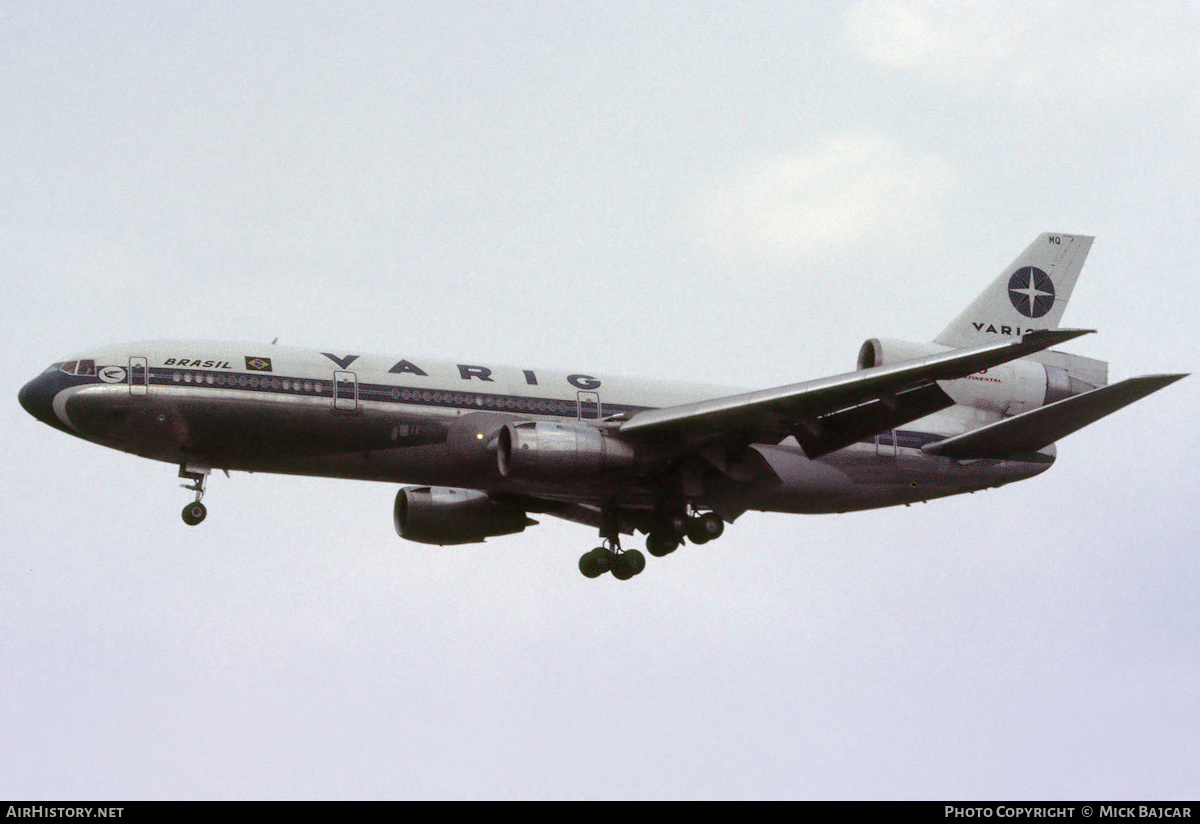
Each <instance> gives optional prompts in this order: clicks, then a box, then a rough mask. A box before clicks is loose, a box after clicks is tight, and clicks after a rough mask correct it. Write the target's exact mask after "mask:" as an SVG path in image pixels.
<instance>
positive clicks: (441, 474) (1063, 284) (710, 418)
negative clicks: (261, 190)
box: [19, 233, 1186, 580]
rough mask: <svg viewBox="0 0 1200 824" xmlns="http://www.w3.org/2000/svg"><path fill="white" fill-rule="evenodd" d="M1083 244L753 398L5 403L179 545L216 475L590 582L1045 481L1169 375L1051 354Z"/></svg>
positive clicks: (198, 397) (174, 369)
mask: <svg viewBox="0 0 1200 824" xmlns="http://www.w3.org/2000/svg"><path fill="white" fill-rule="evenodd" d="M1092 240H1093V238H1091V237H1088V236H1084V235H1068V234H1061V233H1046V234H1042V235H1040V236H1039V237H1038V238H1037V239H1036V240H1035V241H1034V242H1033V243H1032V244H1030V246H1029V247H1028V248H1027V249H1026V250H1025V251H1024V252H1023V253H1022V254H1021V255H1020V256H1019V257H1018V258H1017V259H1016V260H1015V261H1013V263H1012V264H1011V265H1010V266H1008V267H1007V268H1006V269H1004V270H1003V271H1002V272H1001V274H1000V275H999V276H998V277H997V278H996V279H995V280H994V281H993V282H992V283H991V284H990V285H989V286H988V287H987V288H986V289H985V290H984V291H983V292H982V293H981V294H980V295H979V296H978V298H976V299H975V301H973V302H972V303H971V304H970V305H969V306H968V307H967V308H966V309H965V310H964V311H963V312H962V313H961V314H960V315H959V316H958V317H957V318H956V319H955V320H954V321H953V322H951V323H950V325H949V326H947V327H946V328H945V329H944V330H943V331H942V332H941V334H939V335H938V336H937V337H936V338H934V339H933V340H932V341H930V342H927V343H926V342H914V341H904V340H890V339H880V338H871V339H869V340H867V341H866V342H865V343H864V344H863V345H862V347H861V349H860V350H859V353H858V363H857V369H856V370H854V371H852V372H847V373H844V374H838V375H833V376H831V377H826V378H818V379H816V380H809V381H804V382H802V383H796V384H791V385H788V386H781V387H776V388H772V389H765V390H757V391H746V390H743V389H731V388H728V387H714V386H699V385H691V384H678V383H664V382H652V381H646V380H635V379H629V378H616V377H606V376H597V375H593V374H591V373H589V372H584V371H551V370H544V369H535V368H526V367H501V366H494V365H491V364H488V363H484V364H479V363H451V362H442V361H435V360H430V359H425V358H421V357H417V356H415V355H411V354H403V355H398V354H391V355H371V354H366V353H357V352H348V351H344V350H341V351H338V352H321V351H313V350H307V349H302V348H297V347H286V346H275V345H263V344H260V343H222V342H207V341H155V342H146V343H132V344H124V345H117V346H107V347H101V348H97V349H92V350H89V351H87V352H83V353H80V354H78V355H72V356H71V357H70V358H69V359H64V360H61V361H56V362H55V363H53V364H51V365H50V367H49V368H47V369H46V370H45V371H44V372H42V373H41V374H40V375H39V376H37V377H35V378H34V379H33V380H31V381H29V382H28V383H27V384H26V385H25V386H24V387H23V388H22V389H21V390H20V394H19V400H20V403H21V405H22V406H23V407H24V408H25V409H26V410H27V411H28V412H29V413H30V414H31V415H33V416H34V417H35V418H37V419H38V420H40V421H42V422H44V423H46V424H49V425H50V426H52V427H54V428H56V429H59V430H61V431H63V432H66V433H67V434H70V435H75V436H77V437H80V438H83V439H84V440H88V441H92V442H93V443H97V444H100V445H102V446H106V447H111V448H114V449H120V450H123V451H126V452H130V453H133V454H135V455H141V456H143V457H146V458H152V459H155V460H159V461H166V462H169V463H172V464H176V465H178V467H179V477H181V478H184V479H185V480H188V481H190V483H187V484H184V485H183V486H184V488H186V489H188V490H190V491H193V492H195V499H194V500H193V501H192V502H190V503H188V505H187V506H186V507H184V510H183V520H184V521H185V522H186V523H187V524H189V525H193V526H194V525H196V524H199V523H200V522H201V521H203V520H204V518H205V516H206V514H207V511H206V508H205V506H204V504H203V503H202V502H201V501H202V498H203V496H204V492H205V483H206V480H207V478H208V476H209V475H210V474H211V472H212V470H213V469H220V470H223V471H224V472H225V474H226V475H228V473H229V472H230V471H231V470H241V471H250V472H271V473H284V474H297V475H316V476H324V477H333V478H351V479H360V480H370V481H383V482H387V483H405V484H410V485H409V486H405V487H402V488H401V489H400V490H399V491H398V492H397V494H396V498H395V504H394V507H393V520H394V524H395V528H396V532H397V533H398V534H399V535H400V536H401V537H402V538H406V539H408V540H410V541H417V542H420V543H426V544H435V545H441V546H446V545H457V544H466V543H478V542H482V541H484V540H486V539H487V538H490V537H495V536H500V535H511V534H515V533H520V532H522V531H523V530H525V529H526V528H527V527H528V526H532V525H534V524H536V523H537V521H535V520H534V519H532V518H531V517H530V515H531V514H534V515H537V514H541V515H550V516H556V517H559V518H563V519H566V520H570V521H575V522H578V523H582V524H586V525H589V526H591V527H593V528H595V529H598V530H599V534H600V538H601V542H602V543H601V545H600V546H598V547H596V548H595V549H592V550H590V551H588V552H586V553H584V554H583V556H582V557H581V558H580V559H579V564H578V565H579V569H580V571H581V572H582V573H583V574H584V575H585V576H587V577H588V578H596V577H598V576H600V575H602V574H604V573H605V572H611V573H612V575H613V576H614V577H616V578H618V579H621V580H626V579H629V578H631V577H633V576H634V575H637V574H638V573H640V572H641V571H642V570H643V569H644V568H645V566H646V558H645V556H644V555H643V554H642V553H641V552H640V551H639V550H637V549H623V548H622V546H621V536H622V535H634V534H636V533H637V532H642V533H645V535H646V539H645V543H646V549H647V551H648V552H649V553H650V554H651V555H653V556H656V557H662V556H664V555H667V554H669V553H671V552H673V551H675V550H676V549H678V548H679V547H680V546H681V545H683V544H684V543H688V542H690V543H692V544H703V543H706V542H708V541H711V540H713V539H715V538H717V537H720V536H721V534H722V533H723V532H724V529H725V525H726V524H727V523H732V522H733V521H735V520H736V519H737V518H739V517H740V516H741V515H742V514H743V513H745V512H747V511H750V510H758V511H773V512H789V513H833V512H846V511H850V510H863V509H871V508H877V507H885V506H895V505H899V504H910V503H914V502H918V501H928V500H930V499H933V498H940V497H943V496H948V495H956V494H960V493H964V492H974V491H977V490H983V489H989V488H994V487H999V486H1002V485H1004V484H1008V483H1011V482H1013V481H1019V480H1024V479H1026V478H1031V477H1033V476H1035V475H1038V474H1040V473H1042V472H1044V471H1045V470H1046V469H1048V468H1049V467H1050V465H1051V464H1052V463H1053V462H1054V460H1055V457H1056V454H1057V453H1056V448H1055V443H1056V442H1057V441H1058V440H1060V439H1061V438H1063V437H1065V436H1066V435H1069V434H1070V433H1072V432H1074V431H1076V430H1078V429H1080V428H1082V427H1084V426H1087V425H1088V424H1090V423H1093V422H1095V421H1097V420H1099V419H1100V418H1102V417H1104V416H1106V415H1108V414H1110V413H1112V412H1115V411H1116V410H1117V409H1120V408H1122V407H1124V406H1126V405H1128V404H1130V403H1133V402H1134V401H1136V400H1139V399H1141V398H1143V397H1145V396H1147V395H1149V394H1151V393H1152V392H1155V391H1158V390H1159V389H1162V388H1163V387H1165V386H1167V385H1168V384H1170V383H1173V382H1174V381H1177V380H1179V379H1180V378H1183V377H1186V375H1184V374H1171V375H1145V376H1141V377H1135V378H1129V379H1127V380H1123V381H1120V382H1118V383H1115V384H1109V383H1108V364H1107V363H1106V362H1104V361H1099V360H1094V359H1091V358H1086V357H1082V356H1078V355H1072V354H1068V353H1065V352H1062V351H1058V350H1052V349H1051V348H1050V347H1052V346H1057V345H1059V344H1062V343H1065V342H1066V341H1068V340H1071V339H1073V338H1075V337H1078V336H1079V335H1082V334H1087V333H1088V331H1089V330H1079V329H1060V328H1058V323H1059V321H1060V319H1061V317H1062V314H1063V312H1064V310H1065V309H1066V305H1067V301H1068V299H1069V298H1070V296H1071V291H1072V289H1073V288H1074V285H1075V281H1076V280H1077V278H1078V276H1079V273H1080V271H1081V269H1082V267H1083V263H1084V259H1085V258H1086V257H1087V253H1088V251H1089V249H1090V248H1091V244H1092Z"/></svg>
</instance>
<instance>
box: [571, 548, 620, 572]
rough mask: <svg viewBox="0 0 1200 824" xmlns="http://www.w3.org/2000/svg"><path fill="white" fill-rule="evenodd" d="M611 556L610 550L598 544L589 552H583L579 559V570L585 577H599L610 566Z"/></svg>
mask: <svg viewBox="0 0 1200 824" xmlns="http://www.w3.org/2000/svg"><path fill="white" fill-rule="evenodd" d="M612 558H613V555H612V553H611V552H609V551H608V550H607V549H605V548H604V547H602V546H598V547H596V548H595V549H593V550H592V551H591V552H585V553H583V556H582V557H581V558H580V559H579V571H580V572H582V573H583V575H584V577H585V578H599V577H600V576H601V575H603V574H604V573H606V572H608V570H609V569H610V568H611V567H612Z"/></svg>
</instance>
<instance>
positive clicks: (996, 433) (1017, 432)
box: [921, 375, 1187, 459]
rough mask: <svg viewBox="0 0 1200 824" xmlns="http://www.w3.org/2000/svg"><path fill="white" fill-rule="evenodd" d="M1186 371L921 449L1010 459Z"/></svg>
mask: <svg viewBox="0 0 1200 824" xmlns="http://www.w3.org/2000/svg"><path fill="white" fill-rule="evenodd" d="M1184 377H1187V376H1186V375H1143V376H1142V377H1139V378H1128V379H1127V380H1123V381H1120V382H1119V383H1114V384H1112V385H1111V386H1105V387H1102V388H1100V389H1094V390H1092V391H1091V392H1085V393H1084V394H1082V395H1076V396H1074V397H1072V398H1066V399H1065V400H1061V401H1058V402H1057V403H1052V404H1050V405H1049V406H1043V407H1040V408H1038V409H1033V410H1030V411H1029V412H1024V413H1022V414H1020V415H1016V416H1014V417H1011V418H1005V419H1004V420H1002V421H997V422H996V423H992V424H988V425H987V426H982V427H980V428H979V429H973V430H971V431H970V432H966V433H964V434H962V435H956V436H954V437H953V438H947V439H946V440H944V441H937V442H935V443H930V444H926V445H925V446H923V447H921V448H922V449H923V450H924V451H925V452H928V453H930V454H933V455H945V456H947V457H950V458H963V459H968V458H1006V457H1009V456H1013V455H1019V454H1028V453H1031V452H1037V451H1038V450H1039V449H1043V448H1045V447H1047V446H1049V445H1050V444H1052V443H1054V442H1055V441H1057V440H1060V439H1062V438H1064V437H1066V436H1067V435H1070V434H1071V433H1072V432H1075V431H1077V430H1079V429H1082V428H1083V427H1085V426H1087V425H1088V424H1092V423H1095V422H1096V421H1098V420H1100V419H1101V418H1103V417H1104V416H1106V415H1110V414H1112V413H1113V412H1116V411H1117V410H1118V409H1121V408H1122V407H1125V406H1128V405H1129V404H1131V403H1133V402H1134V401H1138V400H1141V399H1142V398H1144V397H1146V396H1147V395H1149V394H1151V393H1152V392H1157V391H1158V390H1159V389H1162V388H1163V387H1164V386H1168V385H1170V384H1172V383H1174V382H1175V381H1177V380H1179V379H1180V378H1184Z"/></svg>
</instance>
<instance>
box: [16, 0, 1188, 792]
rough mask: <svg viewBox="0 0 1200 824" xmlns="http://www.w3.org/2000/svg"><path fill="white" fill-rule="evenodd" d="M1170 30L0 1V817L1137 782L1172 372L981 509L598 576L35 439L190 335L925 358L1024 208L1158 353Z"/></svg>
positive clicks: (1016, 20) (1170, 123)
mask: <svg viewBox="0 0 1200 824" xmlns="http://www.w3.org/2000/svg"><path fill="white" fill-rule="evenodd" d="M1198 54H1200V6H1198V4H1197V3H1196V2H1194V0H1193V2H1163V3H1154V4H1144V3H1085V2H1056V1H1055V0H1038V2H1013V0H1005V2H995V3H992V2H972V3H961V2H956V3H938V2H915V1H913V2H902V1H898V2H884V0H874V1H873V2H843V3H833V2H831V3H821V4H810V3H699V2H696V3H671V4H663V3H648V2H645V0H639V2H636V3H622V2H612V1H611V0H606V1H605V2H596V3H593V2H573V3H536V2H512V3H482V2H480V3H461V2H439V3H377V4H376V3H329V4H322V3H307V2H296V3H287V4H280V3H265V4H264V3H253V2H238V3H230V4H216V3H163V2H145V3H136V2H109V3H84V2H15V3H8V4H5V5H4V6H3V7H0V66H2V70H0V172H2V174H3V178H2V179H3V195H2V196H0V267H2V269H0V272H2V277H0V295H2V297H3V306H4V319H5V322H4V323H3V324H2V325H0V335H2V336H3V342H4V349H5V351H6V352H7V353H8V355H7V363H8V368H7V370H6V378H5V386H6V387H7V390H6V391H7V393H8V398H9V403H7V404H4V405H0V419H2V421H3V427H4V432H5V433H6V435H7V442H8V457H7V458H6V459H5V461H4V462H3V467H4V470H3V471H4V489H5V493H6V494H5V495H4V496H3V500H2V501H0V518H2V522H3V524H4V530H3V532H4V537H3V538H0V543H2V546H3V554H2V556H0V557H2V561H3V563H2V565H0V653H2V663H0V730H3V735H2V736H0V739H2V741H3V743H0V797H9V798H17V797H25V798H46V799H51V798H97V799H101V798H114V799H126V798H179V797H186V798H193V797H195V798H262V797H265V798H274V797H284V798H294V797H299V798H307V797H319V798H326V797H334V798H345V797H349V798H353V797H398V798H407V797H431V796H432V797H455V798H458V797H485V798H496V797H502V798H503V797H517V798H524V797H597V798H614V797H652V798H679V797H686V798H697V797H701V798H703V797H719V798H723V797H756V798H758V797H799V798H805V797H835V798H843V797H845V798H858V797H867V798H872V797H918V798H968V799H972V798H1004V799H1010V798H1014V799H1019V798H1084V799H1091V798H1095V799H1100V798H1105V799H1111V798H1130V799H1132V798H1191V799H1194V798H1195V796H1196V790H1197V786H1198V785H1197V776H1198V775H1200V747H1198V745H1197V740H1198V738H1197V734H1196V723H1197V707H1198V706H1200V652H1198V637H1200V594H1198V593H1200V551H1198V549H1197V544H1198V538H1200V529H1198V528H1197V480H1198V479H1197V472H1196V470H1195V466H1196V455H1197V451H1198V446H1200V444H1198V443H1197V436H1196V426H1195V421H1196V410H1197V407H1198V402H1200V378H1190V379H1188V380H1185V381H1183V382H1181V383H1178V384H1175V385H1173V386H1171V387H1169V388H1167V389H1165V390H1163V391H1162V392H1160V393H1158V394H1155V395H1153V396H1151V397H1150V398H1148V399H1146V400H1143V401H1141V402H1139V403H1138V404H1136V405H1134V406H1132V407H1130V408H1128V409H1126V410H1123V411H1121V412H1119V413H1117V414H1115V415H1114V416H1112V417H1111V418H1107V419H1105V420H1103V421H1102V422H1100V423H1097V424H1096V425H1094V426H1092V427H1090V428H1088V429H1086V430H1084V431H1082V432H1080V433H1078V434H1076V435H1074V436H1072V437H1071V438H1069V439H1067V440H1065V441H1063V442H1062V443H1061V444H1060V445H1059V460H1058V464H1057V465H1056V466H1055V467H1053V468H1052V469H1051V471H1049V472H1048V473H1046V474H1044V475H1042V476H1040V477H1038V478H1036V479H1033V480H1031V481H1027V482H1025V483H1022V484H1017V485H1014V486H1009V487H1005V488H1003V489H1000V490H993V491H989V492H987V493H980V494H975V495H967V496H961V497H959V498H954V499H948V500H942V501H937V502H933V503H929V504H924V505H916V506H913V507H908V508H904V507H901V508H898V509H888V510H878V511H875V512H867V513H860V514H853V515H840V516H782V515H763V514H758V513H748V514H747V515H745V516H744V517H743V518H741V519H739V520H738V521H737V523H735V524H733V525H730V526H729V527H728V528H727V530H726V533H725V536H724V537H723V538H722V539H721V540H720V541H718V542H716V543H713V544H709V545H706V546H703V547H685V548H683V549H682V550H680V551H678V552H676V553H675V554H673V555H671V556H669V557H667V558H664V559H654V558H650V559H649V561H650V563H649V564H648V566H647V569H646V571H645V572H644V573H642V574H641V575H639V576H638V577H636V578H635V579H633V580H631V581H628V582H620V581H616V580H615V579H613V578H612V577H611V576H604V577H603V578H600V579H597V580H594V581H591V580H586V579H584V578H583V577H582V576H581V575H580V574H579V572H578V570H577V568H576V563H577V560H578V558H579V555H580V554H582V553H583V552H584V551H586V550H587V549H589V548H591V547H592V546H595V545H596V542H597V539H596V536H595V534H593V532H592V531H591V530H589V529H587V528H585V527H581V526H578V525H573V524H567V523H564V522H558V521H555V520H554V519H542V520H543V523H542V524H541V525H540V526H538V527H536V528H533V529H531V530H529V531H527V532H526V533H525V534H523V535H519V536H512V537H506V538H498V539H492V540H489V541H488V542H487V543H486V544H483V545H475V546H465V547H456V548H445V549H442V548H435V547H424V546H419V545H416V544H411V543H408V542H404V541H401V540H400V539H399V538H398V537H397V536H396V535H395V533H394V531H393V529H392V524H391V505H392V498H393V496H394V495H395V492H396V486H394V485H389V484H368V483H358V482H346V481H331V480H322V479H305V478H285V477H277V476H269V475H261V474H257V475H249V474H245V473H234V475H233V477H232V478H228V479H227V478H225V477H224V476H223V475H218V476H215V477H214V478H213V479H212V480H211V482H210V485H209V490H210V491H209V493H208V495H207V496H206V498H205V503H206V504H207V505H208V507H209V517H208V520H207V521H205V523H204V524H203V525H202V526H200V527H196V528H194V529H193V528H188V527H186V526H185V525H184V524H183V522H182V521H181V520H180V517H179V511H180V509H181V508H182V506H183V504H184V503H186V502H187V500H189V495H190V493H188V492H185V491H184V490H181V489H179V488H178V484H179V480H178V479H177V478H176V477H175V472H176V468H175V467H174V466H171V465H168V464H160V463H155V462H150V461H145V460H142V459H138V458H135V457H132V456H129V455H126V454H124V453H119V452H114V451H109V450H105V449H102V448H100V447H97V446H94V445H91V444H88V443H85V442H83V441H80V440H77V439H72V438H68V437H66V436H64V435H62V434H61V433H59V432H56V431H54V430H52V429H51V428H49V427H47V426H44V425H42V424H40V423H38V422H37V421H35V420H34V419H32V418H31V417H29V416H28V415H26V414H25V413H24V411H23V410H22V409H21V408H20V407H19V406H18V405H17V400H16V394H17V390H18V389H19V387H20V386H21V384H23V383H24V382H25V381H26V380H28V379H29V378H31V377H33V376H34V375H35V374H36V373H37V372H38V371H40V370H41V369H43V368H44V367H45V366H46V365H48V364H49V363H50V362H51V361H53V360H56V359H62V357H63V356H65V355H67V354H70V353H72V352H77V351H80V350H83V349H86V348H88V347H91V346H96V345H99V344H104V343H113V342H120V341H127V340H143V339H152V338H218V339H234V340H251V341H261V342H263V343H264V344H265V343H268V342H270V341H271V340H273V339H275V338H279V341H280V343H286V344H294V345H301V346H312V347H319V348H325V347H334V349H329V350H328V351H342V350H345V351H360V352H381V353H387V354H393V353H394V354H396V355H398V356H403V357H410V356H412V355H425V356H427V357H445V358H452V359H462V360H463V362H467V363H480V364H505V363H511V364H516V365H520V366H523V367H531V366H542V367H546V368H550V367H564V368H569V369H572V370H576V369H577V370H579V371H585V372H588V373H616V374H634V375H641V376H648V377H656V378H663V379H674V378H687V379H692V380H699V381H702V382H709V383H718V384H733V385H740V386H746V387H751V388H765V387H769V386H775V385H779V384H784V383H790V382H794V381H799V380H804V379H808V378H815V377H820V376H823V375H827V374H833V373H837V372H842V371H845V370H847V369H849V368H851V367H852V366H853V363H854V358H855V355H856V353H857V349H858V346H859V345H860V343H861V342H862V341H863V340H864V339H866V338H868V337H876V336H883V337H900V338H909V339H915V340H928V339H930V338H932V337H933V336H934V335H936V334H937V333H938V332H939V331H940V330H941V329H942V327H943V326H944V325H945V324H946V323H947V322H948V321H949V320H950V319H952V318H953V317H954V316H955V315H957V314H958V312H959V311H960V310H961V309H962V308H963V307H964V306H966V304H967V303H968V302H969V301H970V300H971V299H973V298H974V296H975V295H976V294H977V293H978V292H979V291H980V290H981V289H982V288H983V287H984V286H985V285H986V284H987V283H988V282H989V281H990V280H991V279H992V278H994V277H995V276H996V275H997V274H999V272H1000V270H1001V268H1003V267H1004V266H1006V265H1007V264H1008V262H1010V261H1011V260H1012V259H1013V258H1014V257H1016V255H1017V254H1018V253H1019V252H1020V251H1021V250H1022V249H1024V248H1025V246H1026V245H1027V244H1028V243H1029V242H1030V241H1031V240H1032V239H1033V238H1034V237H1035V236H1036V235H1037V234H1039V233H1040V232H1043V231H1062V232H1074V233H1081V234H1091V235H1096V236H1097V240H1096V243H1095V245H1094V246H1093V248H1092V252H1091V256H1090V258H1089V260H1088V263H1087V265H1086V267H1085V268H1084V272H1083V276H1082V279H1081V280H1080V282H1079V286H1078V288H1077V289H1076V290H1075V293H1074V296H1073V298H1072V302H1071V306H1070V307H1069V308H1068V310H1067V314H1066V317H1065V318H1064V324H1066V325H1069V326H1083V327H1088V328H1095V329H1098V330H1099V334H1096V335H1092V336H1089V337H1087V338H1084V339H1082V340H1079V341H1073V342H1072V343H1071V345H1070V347H1069V348H1070V349H1071V350H1072V351H1075V352H1078V353H1080V354H1084V355H1088V356H1090V357H1096V358H1102V359H1104V360H1109V361H1111V362H1112V368H1111V372H1112V375H1113V377H1114V379H1115V378H1121V377H1126V376H1129V375H1135V374H1143V373H1153V372H1181V371H1190V370H1192V369H1194V368H1195V367H1196V364H1197V361H1198V355H1200V351H1198V350H1200V346H1198V345H1197V343H1196V338H1197V335H1196V317H1197V312H1196V306H1197V305H1198V303H1200V287H1198V286H1197V278H1196V272H1197V261H1196V257H1197V255H1196V250H1197V243H1198V238H1197V234H1198V233H1197V227H1198V226H1200V57H1198Z"/></svg>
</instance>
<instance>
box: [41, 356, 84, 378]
mask: <svg viewBox="0 0 1200 824" xmlns="http://www.w3.org/2000/svg"><path fill="white" fill-rule="evenodd" d="M55 366H57V367H58V369H59V370H61V371H63V372H66V373H67V374H68V375H95V374H96V362H95V361H94V360H91V359H88V360H78V361H73V360H72V361H67V362H66V363H63V364H55V365H54V366H51V367H50V369H54V368H55ZM47 371H49V370H47Z"/></svg>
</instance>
